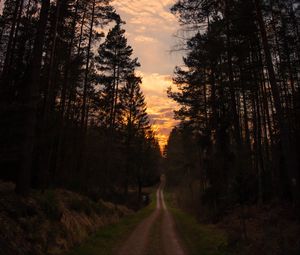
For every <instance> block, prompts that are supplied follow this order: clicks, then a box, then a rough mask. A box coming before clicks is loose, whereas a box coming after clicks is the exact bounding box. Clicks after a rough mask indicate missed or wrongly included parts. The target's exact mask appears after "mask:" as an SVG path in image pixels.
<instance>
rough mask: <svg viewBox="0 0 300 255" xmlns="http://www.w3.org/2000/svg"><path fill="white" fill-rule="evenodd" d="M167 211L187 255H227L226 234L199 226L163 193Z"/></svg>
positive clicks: (202, 225) (169, 195) (210, 226)
mask: <svg viewBox="0 0 300 255" xmlns="http://www.w3.org/2000/svg"><path fill="white" fill-rule="evenodd" d="M165 199H166V202H167V205H168V208H169V210H170V211H171V213H172V214H173V216H174V220H175V223H176V227H177V230H178V232H179V234H180V237H181V239H182V241H183V242H184V245H185V246H186V248H187V250H188V252H189V255H199V254H201V255H227V254H228V249H227V237H226V234H225V233H224V232H223V231H221V230H219V229H217V228H216V227H214V226H212V225H204V224H200V223H199V222H198V221H197V220H196V219H195V218H194V217H193V216H192V215H190V214H188V213H186V212H184V211H182V210H181V209H179V208H177V207H176V206H175V205H174V203H173V201H172V196H171V194H170V193H167V192H166V193H165Z"/></svg>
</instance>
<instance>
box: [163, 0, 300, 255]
mask: <svg viewBox="0 0 300 255" xmlns="http://www.w3.org/2000/svg"><path fill="white" fill-rule="evenodd" d="M299 8H300V4H299V1H293V0H288V1H287V0H282V1H281V0H271V1H259V0H255V1H252V0H243V1H239V0H224V1H213V0H212V1H197V0H195V1H193V0H181V1H176V3H175V4H174V5H173V7H172V8H171V11H172V13H173V14H174V15H176V17H177V19H178V21H179V23H180V25H181V28H182V29H181V33H180V35H181V37H182V38H183V39H182V41H183V42H182V43H181V44H180V45H179V46H178V47H179V48H180V49H181V50H183V51H184V52H185V55H184V58H183V62H184V64H183V65H182V66H177V67H176V69H175V73H174V76H173V81H174V83H175V84H176V86H175V88H170V89H169V91H168V95H169V97H170V98H172V99H173V100H175V101H176V102H178V104H179V105H180V108H179V109H178V110H177V111H176V113H175V114H176V118H177V119H178V120H180V125H179V126H178V127H175V128H174V129H173V131H172V133H171V135H170V138H169V143H168V145H167V147H166V148H165V151H164V154H165V156H166V158H167V159H166V169H167V172H168V173H169V175H168V176H169V179H170V180H169V181H170V182H171V183H172V185H173V186H175V187H183V190H186V193H187V195H185V197H184V196H183V195H182V189H181V191H179V192H178V193H180V194H181V200H184V201H183V203H184V204H186V206H187V207H189V208H193V210H195V211H196V212H197V213H198V215H199V214H200V215H201V216H202V217H204V218H209V219H211V220H213V221H215V222H217V221H219V220H221V219H222V218H223V216H224V215H226V211H227V210H228V208H233V207H234V206H236V205H239V206H241V207H242V208H243V207H246V206H249V205H258V206H260V207H261V206H263V205H267V204H270V203H273V202H275V201H277V202H276V203H277V204H279V206H280V207H281V206H282V205H283V204H286V203H288V204H289V205H290V206H291V207H292V208H294V209H295V214H294V215H298V216H299V215H300V214H299V212H300V211H299V208H300V207H299V205H300V204H299V202H300V185H299V180H300V179H299V177H300V175H299V173H300V168H299V155H300V147H299V144H300V136H299V134H300V126H299V124H300V123H299V119H300V115H299V114H300V108H299V107H300V104H299V102H300V92H299V85H300V76H299V70H300V62H299V61H300V58H299V57H300V56H299V52H300V51H299V50H300V48H299V47H300V38H299V22H300V12H299V11H300V9H299ZM184 187H185V188H184ZM179 196H180V195H179ZM203 212H206V215H205V213H203ZM244 217H246V216H245V215H243V210H242V215H241V219H244ZM298 218H299V217H298ZM244 227H245V226H244ZM241 233H242V234H243V235H245V236H246V234H247V233H246V231H245V229H244V231H242V232H241ZM282 254H287V253H282Z"/></svg>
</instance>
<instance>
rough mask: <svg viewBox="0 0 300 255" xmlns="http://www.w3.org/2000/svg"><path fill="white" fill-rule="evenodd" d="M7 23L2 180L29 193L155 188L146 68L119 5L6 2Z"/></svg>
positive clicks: (0, 80) (0, 101) (1, 90)
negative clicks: (117, 8)
mask: <svg viewBox="0 0 300 255" xmlns="http://www.w3.org/2000/svg"><path fill="white" fill-rule="evenodd" d="M0 24H1V25H0V114H1V116H0V141H1V150H0V167H1V171H0V178H2V179H6V180H11V181H14V182H15V183H16V191H17V192H18V193H19V194H22V195H26V194H28V192H29V191H30V189H31V188H36V189H42V190H44V189H46V188H49V187H64V188H69V189H73V190H77V191H80V192H84V193H87V194H91V195H101V196H111V195H112V194H114V193H116V194H117V193H122V194H124V195H125V196H126V195H127V194H128V190H129V187H130V186H135V187H138V188H139V192H141V188H142V186H143V185H146V184H149V183H151V182H153V181H155V178H157V174H158V168H159V160H160V149H159V145H158V142H157V140H156V139H155V137H154V133H153V132H152V130H151V126H150V124H149V118H148V115H147V113H146V103H145V98H144V95H143V93H142V91H141V88H140V85H141V77H139V76H137V75H136V72H135V69H136V68H137V67H139V66H140V64H139V62H138V60H137V59H135V58H133V57H132V53H133V49H132V48H131V46H129V45H128V43H127V39H126V37H125V30H124V29H123V28H122V25H123V24H124V22H123V21H122V20H121V18H120V16H119V15H118V14H117V13H116V11H115V10H114V8H113V7H112V6H111V5H110V1H109V0H56V1H50V0H43V1H36V0H7V1H4V3H3V8H2V14H1V16H0ZM107 31H108V32H107Z"/></svg>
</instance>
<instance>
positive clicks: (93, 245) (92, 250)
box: [68, 193, 156, 255]
mask: <svg viewBox="0 0 300 255" xmlns="http://www.w3.org/2000/svg"><path fill="white" fill-rule="evenodd" d="M155 206H156V196H155V194H154V193H152V194H151V203H150V205H148V206H147V207H145V208H143V209H142V210H140V211H139V212H137V213H136V214H133V215H130V216H128V217H126V218H124V219H122V220H121V221H120V222H118V223H117V224H112V225H109V226H106V227H104V228H101V229H100V230H99V231H98V232H97V233H96V234H95V235H94V236H92V237H91V238H89V239H88V240H87V241H86V242H85V243H84V244H82V245H81V246H79V247H77V248H76V249H74V250H73V251H71V252H70V253H68V255H111V254H113V252H114V251H115V249H116V247H119V245H120V244H121V243H122V242H124V241H125V239H126V237H128V235H129V234H130V233H131V232H132V231H133V229H134V228H135V227H136V226H137V225H138V224H139V223H140V222H141V220H143V219H144V218H146V217H147V216H149V215H150V214H151V212H153V210H154V209H155Z"/></svg>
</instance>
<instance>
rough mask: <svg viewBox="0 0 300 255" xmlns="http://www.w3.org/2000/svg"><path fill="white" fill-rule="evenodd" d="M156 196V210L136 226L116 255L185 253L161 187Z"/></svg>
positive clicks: (169, 254)
mask: <svg viewBox="0 0 300 255" xmlns="http://www.w3.org/2000/svg"><path fill="white" fill-rule="evenodd" d="M156 197H157V205H156V210H155V211H154V212H153V213H152V214H151V215H150V216H149V217H148V218H146V219H144V220H143V221H142V222H141V223H140V224H139V225H138V226H137V227H136V229H135V230H134V231H133V233H132V234H131V235H130V236H129V238H128V239H127V240H126V242H125V243H124V244H123V245H122V246H121V248H120V249H119V250H118V252H117V255H186V252H185V251H184V249H183V248H182V245H181V242H180V240H179V237H178V234H177V232H176V229H175V225H174V220H173V217H172V215H171V213H170V212H169V210H168V208H167V206H166V203H165V200H164V194H163V189H162V188H161V187H159V188H158V190H157V192H156Z"/></svg>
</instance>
